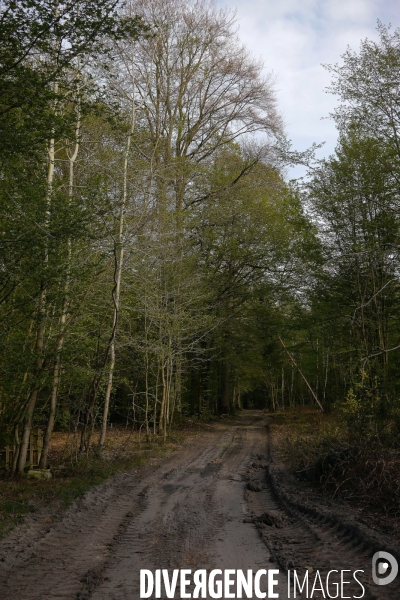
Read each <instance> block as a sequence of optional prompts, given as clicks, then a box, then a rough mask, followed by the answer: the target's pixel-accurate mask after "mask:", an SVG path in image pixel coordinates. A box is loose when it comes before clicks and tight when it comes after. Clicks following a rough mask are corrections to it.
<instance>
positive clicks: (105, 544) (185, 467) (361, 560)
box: [0, 411, 397, 600]
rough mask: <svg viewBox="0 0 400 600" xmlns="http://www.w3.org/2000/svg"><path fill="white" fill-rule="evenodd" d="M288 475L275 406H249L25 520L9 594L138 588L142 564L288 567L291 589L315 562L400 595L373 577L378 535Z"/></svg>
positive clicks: (370, 591)
mask: <svg viewBox="0 0 400 600" xmlns="http://www.w3.org/2000/svg"><path fill="white" fill-rule="evenodd" d="M277 479H278V480H277ZM283 483H284V481H283V480H282V482H280V481H279V476H277V471H274V470H273V469H272V468H271V456H270V449H269V434H268V417H267V416H265V415H263V414H262V413H261V412H259V411H244V412H243V413H242V414H241V415H240V416H239V417H238V418H237V419H235V421H232V420H230V421H229V422H227V423H226V424H224V423H219V424H217V425H213V426H210V428H209V429H206V430H205V431H202V432H201V433H200V434H199V435H197V436H195V437H192V438H190V439H189V440H188V441H187V442H186V443H185V445H184V446H183V448H182V449H180V450H179V451H177V452H175V453H174V454H173V455H171V456H169V457H168V458H167V459H164V460H163V461H161V462H160V463H159V464H158V465H157V466H153V467H151V466H148V467H146V468H145V469H143V470H141V471H139V472H126V473H123V474H120V475H118V476H117V477H115V478H114V479H112V480H110V481H108V482H106V483H105V484H103V485H101V486H98V487H97V488H95V489H93V490H92V491H91V492H89V493H88V494H86V496H85V497H84V498H83V499H82V500H79V501H76V502H75V503H74V504H73V505H72V506H71V507H70V508H69V509H68V510H67V511H66V512H65V513H64V514H63V515H62V517H61V518H60V519H58V520H55V521H54V522H52V520H51V519H49V520H48V522H46V520H42V521H40V522H38V521H34V520H32V522H31V523H30V524H28V525H27V526H26V527H22V528H20V529H19V530H15V531H14V532H13V534H12V535H11V536H9V537H8V538H7V539H5V540H3V541H2V542H1V544H0V598H1V600H55V599H60V598H62V599H65V600H85V599H89V598H91V599H93V600H128V599H129V600H136V599H137V598H139V571H140V569H150V570H152V571H155V569H170V570H172V569H191V570H192V571H194V570H197V569H202V568H203V569H208V570H210V569H242V570H244V571H246V570H247V569H253V571H257V570H258V569H273V568H275V569H280V576H279V586H278V587H277V588H275V591H279V597H280V598H287V597H288V593H287V584H286V571H287V569H297V570H298V572H300V573H301V574H302V577H303V576H304V572H305V570H308V571H309V575H310V581H311V582H312V581H314V578H313V574H314V575H315V573H316V570H317V569H320V571H321V574H322V578H323V577H324V576H325V575H326V573H327V572H328V571H329V570H331V569H338V570H340V569H349V570H351V571H353V570H356V569H364V570H365V574H364V575H363V576H362V577H360V579H361V581H362V582H363V585H364V586H365V587H366V594H365V596H364V597H365V598H370V599H371V598H375V597H376V598H379V599H380V600H386V599H389V598H394V597H397V593H396V591H395V590H394V589H393V586H387V588H390V589H386V587H383V586H382V587H381V588H380V589H379V588H378V591H379V594H378V595H377V594H376V590H377V587H376V586H375V588H374V586H373V585H371V581H370V573H371V553H373V551H374V550H375V549H374V548H372V547H371V543H370V540H369V538H368V536H367V537H366V538H365V539H363V535H362V532H361V531H360V530H359V529H358V528H357V527H353V528H352V527H349V526H348V525H347V524H346V523H345V522H343V523H338V522H337V519H336V520H335V518H333V516H332V514H331V513H329V514H328V513H327V512H326V511H325V512H324V510H323V508H321V511H320V512H318V510H316V509H315V507H314V509H313V510H309V509H308V510H306V509H307V507H306V509H305V508H304V506H303V507H302V505H301V504H299V501H298V498H297V496H296V493H294V492H293V490H291V489H290V484H288V485H289V487H286V488H285V489H284V488H283V487H282V485H283ZM281 484H282V485H281ZM367 538H368V539H367ZM380 549H384V548H380ZM374 589H375V591H374ZM346 590H347V593H348V596H350V597H351V596H352V594H353V593H354V594H355V595H360V591H361V588H360V586H357V585H356V584H354V585H353V586H352V585H349V586H347V587H346ZM153 597H154V596H153ZM176 597H177V598H178V597H179V594H178V593H177V594H176ZM297 597H299V595H297ZM304 597H306V596H304ZM312 597H313V598H316V599H317V598H322V597H323V595H322V593H318V592H314V595H313V596H312Z"/></svg>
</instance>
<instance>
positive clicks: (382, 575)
mask: <svg viewBox="0 0 400 600" xmlns="http://www.w3.org/2000/svg"><path fill="white" fill-rule="evenodd" d="M398 571H399V565H398V563H397V560H396V559H395V557H394V556H392V555H391V554H389V552H383V551H381V552H376V553H375V554H374V556H373V557H372V579H373V580H374V583H376V585H388V584H389V583H392V581H394V580H395V579H396V577H397V573H398Z"/></svg>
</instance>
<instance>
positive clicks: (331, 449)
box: [271, 406, 400, 530]
mask: <svg viewBox="0 0 400 600" xmlns="http://www.w3.org/2000/svg"><path fill="white" fill-rule="evenodd" d="M371 425H372V424H371ZM271 429H272V432H273V438H274V442H275V450H276V451H277V453H278V455H279V456H280V458H281V459H282V460H283V462H284V463H285V465H286V466H287V467H288V468H289V469H290V470H291V472H292V473H293V474H294V475H295V476H296V478H298V479H299V480H300V481H303V482H307V483H308V484H310V485H311V486H312V487H313V488H314V490H315V493H321V492H323V493H324V494H325V495H326V496H327V497H329V498H331V499H335V500H337V501H339V502H343V503H346V504H349V505H350V506H352V507H353V508H355V509H356V510H358V511H359V512H360V516H363V517H364V519H368V520H369V522H370V523H371V522H372V523H374V524H375V525H376V526H377V527H378V528H379V529H381V530H382V529H383V530H384V529H385V528H387V529H388V530H390V529H391V528H393V527H395V528H396V530H399V529H400V450H399V447H400V443H399V442H400V431H399V429H398V427H396V424H395V423H393V422H391V421H387V422H385V423H380V424H379V426H378V427H377V426H376V424H374V425H372V426H370V427H367V428H363V429H362V430H360V428H358V429H356V428H354V423H353V419H352V418H350V419H349V414H348V412H347V407H346V406H341V407H338V409H336V410H335V411H334V413H333V414H332V413H330V414H325V415H321V413H318V412H317V411H316V410H315V409H314V408H311V407H304V408H302V409H300V410H299V409H296V410H288V411H286V412H284V413H279V414H276V415H275V416H274V418H273V419H272V426H271Z"/></svg>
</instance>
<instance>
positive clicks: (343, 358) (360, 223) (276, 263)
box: [0, 0, 400, 474]
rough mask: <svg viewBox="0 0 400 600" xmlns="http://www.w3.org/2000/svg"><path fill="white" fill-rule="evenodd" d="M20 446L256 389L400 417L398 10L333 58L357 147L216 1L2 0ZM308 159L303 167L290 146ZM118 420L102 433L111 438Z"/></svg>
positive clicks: (291, 399) (4, 185)
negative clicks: (308, 128)
mask: <svg viewBox="0 0 400 600" xmlns="http://www.w3.org/2000/svg"><path fill="white" fill-rule="evenodd" d="M0 6H1V12H0V39H1V40H2V42H1V45H0V81H1V84H0V204H1V211H0V314H1V336H0V346H1V356H2V360H1V365H0V446H1V447H4V446H6V445H14V446H15V448H16V452H15V453H14V458H13V463H12V466H11V472H12V474H18V473H22V472H23V471H24V468H25V464H26V456H27V448H28V444H29V439H30V434H31V431H32V429H33V428H35V427H41V428H42V429H43V431H44V441H43V452H42V454H41V459H40V467H41V468H45V467H46V465H47V456H48V450H49V444H50V440H51V437H52V433H53V431H55V430H58V431H66V430H68V431H71V432H73V433H74V435H75V438H74V439H75V440H76V445H77V447H76V451H77V453H82V454H85V453H86V454H87V453H89V451H90V450H92V449H94V443H93V432H94V431H95V430H97V431H98V430H100V435H99V437H98V442H97V441H96V449H97V451H98V452H101V448H102V447H103V446H104V444H105V442H106V439H107V433H108V430H109V427H110V424H120V425H121V424H123V425H124V426H125V425H126V426H128V427H131V428H134V429H136V430H140V431H142V432H143V434H144V435H145V436H147V437H148V438H151V437H152V436H160V437H164V438H166V436H167V435H168V432H169V431H170V429H171V427H172V426H175V425H176V424H179V423H181V422H182V420H184V419H186V418H188V417H196V418H201V419H209V418H211V417H213V416H214V415H230V414H233V413H235V411H238V410H241V409H242V408H249V407H251V406H254V407H257V408H260V409H263V408H266V409H268V410H270V411H282V410H285V408H288V407H296V406H304V405H309V404H313V403H314V404H316V406H317V408H319V410H321V411H325V412H330V411H332V410H340V411H341V414H342V416H343V418H344V419H345V420H346V423H348V424H349V425H350V426H351V428H352V432H353V435H358V433H360V435H365V432H368V431H372V432H375V433H376V432H382V431H385V432H387V431H388V427H389V428H392V429H391V430H396V431H398V428H399V427H400V399H399V394H400V361H399V353H400V321H399V315H400V287H399V267H398V265H399V254H400V246H399V233H400V229H399V224H400V220H399V216H400V212H399V189H400V93H399V91H400V90H399V86H400V84H399V82H400V30H398V29H394V28H391V27H388V26H385V25H384V24H382V23H380V22H378V34H379V35H378V38H379V39H378V41H371V40H368V39H365V40H363V41H361V42H360V47H359V48H358V49H356V50H351V49H349V48H348V49H347V50H345V49H343V50H344V54H343V55H342V57H341V58H340V59H339V57H338V60H339V62H338V64H335V65H327V66H326V67H325V68H327V69H328V70H329V72H330V74H331V87H330V88H329V90H328V91H329V92H330V93H332V94H334V95H335V96H336V98H337V108H336V110H335V112H334V114H332V115H331V118H332V119H334V121H335V124H336V127H337V130H338V140H339V141H338V144H337V147H336V150H335V153H334V154H333V155H332V156H330V157H329V158H326V159H322V160H320V159H317V158H316V149H317V148H316V147H315V146H314V147H312V148H310V149H309V150H307V151H305V152H299V151H297V150H293V149H292V147H291V144H290V141H289V140H288V139H287V135H286V132H285V126H284V120H283V117H282V115H281V114H280V110H279V106H278V105H277V102H276V97H275V88H274V79H273V77H272V76H271V77H266V76H265V73H264V71H263V65H262V63H261V62H260V61H258V60H256V59H254V58H253V57H252V56H251V55H250V54H249V52H248V51H247V49H246V48H245V47H243V45H242V44H241V43H240V42H239V39H238V36H237V25H236V24H235V18H234V13H233V12H231V11H229V10H217V8H216V7H215V5H214V3H213V2H212V1H211V0H130V1H129V2H124V3H123V2H120V1H119V0H96V2H93V0H18V1H17V2H16V1H15V0H1V3H0ZM294 164H303V165H307V167H308V175H307V176H306V177H304V178H302V179H300V180H297V181H295V180H289V176H288V172H289V167H290V166H292V165H294ZM96 439H97V438H96Z"/></svg>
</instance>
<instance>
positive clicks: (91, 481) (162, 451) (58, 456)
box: [0, 427, 193, 538]
mask: <svg viewBox="0 0 400 600" xmlns="http://www.w3.org/2000/svg"><path fill="white" fill-rule="evenodd" d="M190 432H193V427H192V428H189V429H186V431H182V432H180V431H179V432H177V431H173V432H172V433H171V434H170V435H169V436H168V438H167V440H166V441H165V442H164V441H163V440H161V439H160V438H157V437H155V438H153V440H152V441H148V442H146V441H143V439H140V438H139V437H138V434H137V433H136V432H135V433H132V432H128V431H127V430H125V429H124V428H120V429H119V428H115V429H113V430H110V435H109V437H108V439H107V443H106V446H105V449H104V452H103V454H102V457H101V458H100V457H99V456H96V454H95V453H90V454H89V456H80V457H79V458H78V459H77V460H76V454H74V452H73V450H74V440H73V438H71V436H69V435H68V434H66V433H56V434H55V435H54V439H53V441H52V444H51V447H50V452H49V464H50V466H51V471H52V473H53V478H52V479H49V480H35V479H29V478H28V477H18V478H15V479H10V478H9V477H7V474H6V473H4V474H3V478H2V479H1V480H0V538H2V537H4V536H6V535H7V534H8V533H9V532H10V531H11V529H12V528H13V527H14V526H15V525H18V524H20V523H22V522H23V521H24V517H26V515H28V514H30V513H33V512H35V511H38V510H39V509H40V510H41V511H42V512H43V509H44V510H45V511H46V508H47V509H48V512H49V514H50V512H51V511H52V510H53V509H54V508H56V507H57V508H65V507H67V506H68V505H70V504H71V503H72V502H73V501H74V500H76V499H77V498H80V497H82V496H83V495H84V494H85V493H86V492H88V491H89V490H90V489H91V488H92V487H93V486H96V485H99V484H100V483H102V482H104V481H106V480H107V479H108V478H110V477H112V476H113V475H116V474H117V473H118V472H120V471H128V470H132V469H138V468H140V467H142V466H144V465H145V464H147V463H149V462H150V461H154V460H157V459H159V458H162V457H163V456H165V455H166V454H169V453H170V452H172V451H174V450H175V449H177V448H178V447H179V446H180V445H181V444H182V443H183V441H184V440H185V438H186V436H187V434H188V433H190ZM142 437H143V436H142ZM95 442H96V437H95V438H94V443H95Z"/></svg>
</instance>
